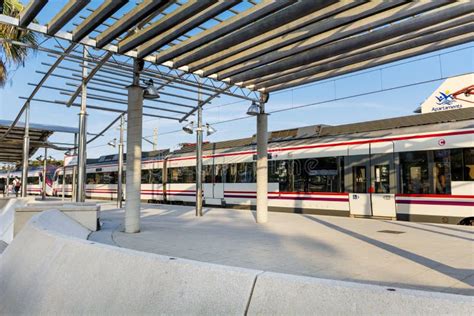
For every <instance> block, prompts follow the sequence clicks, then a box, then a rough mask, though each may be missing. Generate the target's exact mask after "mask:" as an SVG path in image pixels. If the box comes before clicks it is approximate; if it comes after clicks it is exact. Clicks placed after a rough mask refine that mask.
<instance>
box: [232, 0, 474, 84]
mask: <svg viewBox="0 0 474 316" xmlns="http://www.w3.org/2000/svg"><path fill="white" fill-rule="evenodd" d="M472 12H474V2H466V3H454V4H453V5H451V6H450V8H449V9H446V10H439V9H438V10H433V11H431V12H429V13H426V14H423V15H420V16H416V17H413V18H409V19H406V20H404V21H402V22H399V23H397V24H393V25H391V26H388V27H384V28H380V29H376V30H374V31H372V32H370V33H366V34H362V35H359V36H353V37H349V38H345V39H341V40H339V41H336V42H332V43H329V44H327V45H324V46H318V47H315V48H311V49H309V50H306V51H303V52H301V53H298V54H295V55H292V56H291V57H289V58H285V59H282V60H279V61H276V62H274V63H272V64H269V65H265V66H264V67H259V68H255V69H251V70H248V71H245V72H242V73H240V74H237V75H235V76H233V77H232V80H233V81H235V82H242V81H248V80H251V79H255V78H261V77H263V76H266V75H270V74H277V73H279V72H282V71H285V70H287V69H291V68H294V67H298V66H303V65H308V64H310V63H312V62H315V61H318V60H321V59H324V58H329V57H331V56H334V55H337V54H343V53H348V52H351V51H353V50H356V49H359V48H362V47H366V46H369V45H372V44H376V43H379V42H383V41H385V40H388V39H390V38H393V37H397V36H401V35H404V34H408V35H409V34H410V33H412V32H416V31H418V30H420V29H423V28H427V27H430V26H432V25H436V24H439V23H441V22H444V21H449V20H452V19H455V18H457V17H459V16H462V15H465V14H468V15H471V17H470V18H471V20H472V18H473V16H474V15H473V14H472ZM468 19H469V17H468Z"/></svg>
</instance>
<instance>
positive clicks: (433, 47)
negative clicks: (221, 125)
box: [261, 32, 474, 93]
mask: <svg viewBox="0 0 474 316" xmlns="http://www.w3.org/2000/svg"><path fill="white" fill-rule="evenodd" d="M473 40H474V35H473V33H472V32H471V33H470V34H464V35H459V36H456V37H451V38H448V39H445V40H442V41H439V42H435V43H430V44H427V45H423V46H417V47H414V48H411V49H408V50H405V51H403V52H399V53H394V54H390V55H384V56H382V57H380V58H378V59H372V60H367V61H363V62H360V63H357V64H352V65H349V66H345V67H342V68H339V69H334V70H330V71H326V72H323V73H318V74H316V75H314V76H307V77H303V78H300V79H296V80H293V81H290V82H285V83H283V84H277V85H274V86H270V87H266V88H264V89H261V91H265V92H268V93H270V92H274V91H278V90H283V89H288V88H292V87H296V86H301V85H304V84H307V83H311V82H315V81H321V80H325V79H329V78H332V77H336V76H342V75H345V74H348V73H352V72H356V71H359V70H364V69H367V68H372V67H375V66H380V65H384V64H387V63H391V62H395V61H398V60H401V59H406V58H410V57H413V56H417V55H420V54H427V53H430V52H433V51H437V50H440V49H445V48H448V47H452V46H455V45H461V44H464V43H468V42H470V41H473Z"/></svg>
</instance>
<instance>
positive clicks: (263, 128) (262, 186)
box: [257, 103, 268, 224]
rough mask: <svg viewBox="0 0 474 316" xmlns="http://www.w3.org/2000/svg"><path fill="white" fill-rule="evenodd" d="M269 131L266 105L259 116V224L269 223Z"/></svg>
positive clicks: (262, 106)
mask: <svg viewBox="0 0 474 316" xmlns="http://www.w3.org/2000/svg"><path fill="white" fill-rule="evenodd" d="M267 143H268V131H267V114H266V113H265V108H264V104H263V103H262V104H261V105H260V114H258V115H257V223H262V224H263V223H266V222H267V221H268V151H267V145H268V144H267Z"/></svg>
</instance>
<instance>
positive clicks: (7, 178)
mask: <svg viewBox="0 0 474 316" xmlns="http://www.w3.org/2000/svg"><path fill="white" fill-rule="evenodd" d="M55 172H56V167H55V166H48V167H47V168H46V177H45V179H46V195H47V196H52V195H53V178H54V176H55ZM21 174H22V172H21V170H10V171H8V170H3V171H0V187H1V188H4V190H5V191H4V192H2V193H4V194H9V195H14V194H15V191H14V187H13V181H14V179H15V178H18V179H19V180H21ZM27 179H28V180H27V181H28V182H27V186H26V187H27V192H28V195H41V194H42V193H43V168H29V169H28V176H27ZM7 183H8V184H7ZM20 193H21V190H20Z"/></svg>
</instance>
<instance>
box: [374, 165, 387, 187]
mask: <svg viewBox="0 0 474 316" xmlns="http://www.w3.org/2000/svg"><path fill="white" fill-rule="evenodd" d="M374 169H375V175H374V184H375V188H374V189H375V193H390V167H389V165H378V166H375V167H374Z"/></svg>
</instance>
